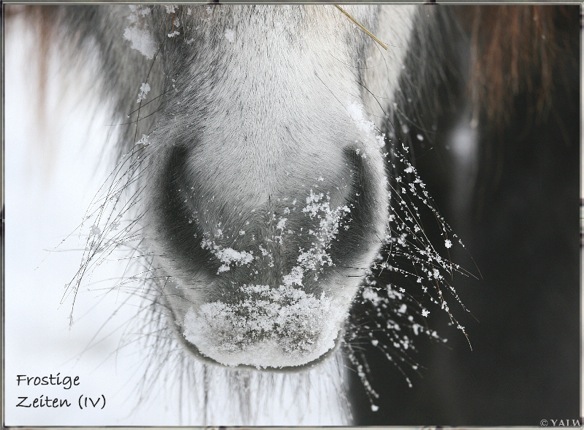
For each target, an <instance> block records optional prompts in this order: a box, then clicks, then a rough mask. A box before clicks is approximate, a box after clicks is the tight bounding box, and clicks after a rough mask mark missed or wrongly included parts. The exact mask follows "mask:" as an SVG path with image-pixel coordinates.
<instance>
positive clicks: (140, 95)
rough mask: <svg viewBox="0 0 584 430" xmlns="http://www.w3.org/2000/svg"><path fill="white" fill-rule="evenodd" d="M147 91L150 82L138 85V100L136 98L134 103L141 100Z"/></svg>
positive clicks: (148, 90)
mask: <svg viewBox="0 0 584 430" xmlns="http://www.w3.org/2000/svg"><path fill="white" fill-rule="evenodd" d="M149 92H150V84H148V83H147V82H146V83H143V84H142V85H140V92H139V93H138V100H136V103H140V102H141V101H142V100H144V99H145V98H146V96H147V95H148V93H149Z"/></svg>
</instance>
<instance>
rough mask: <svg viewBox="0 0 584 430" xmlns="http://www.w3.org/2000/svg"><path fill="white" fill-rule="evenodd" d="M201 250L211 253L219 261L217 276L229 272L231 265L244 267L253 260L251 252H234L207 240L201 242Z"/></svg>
mask: <svg viewBox="0 0 584 430" xmlns="http://www.w3.org/2000/svg"><path fill="white" fill-rule="evenodd" d="M201 248H203V249H207V250H209V251H211V253H212V254H213V255H214V256H215V257H216V258H217V259H218V260H219V261H221V263H222V264H221V266H219V269H218V270H217V274H219V273H222V272H227V271H229V269H230V267H231V265H236V266H244V265H246V264H249V263H251V262H252V261H253V260H254V256H253V253H252V252H247V251H236V250H235V249H233V248H225V247H222V246H220V245H217V244H216V243H215V242H213V241H212V240H209V239H203V240H202V241H201Z"/></svg>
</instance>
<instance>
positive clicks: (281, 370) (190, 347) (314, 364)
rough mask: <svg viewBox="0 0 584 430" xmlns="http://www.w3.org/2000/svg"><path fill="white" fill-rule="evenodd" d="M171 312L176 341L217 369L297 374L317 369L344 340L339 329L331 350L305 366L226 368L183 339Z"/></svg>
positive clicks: (342, 332) (180, 329)
mask: <svg viewBox="0 0 584 430" xmlns="http://www.w3.org/2000/svg"><path fill="white" fill-rule="evenodd" d="M171 312H172V317H173V321H175V323H174V324H172V326H173V327H174V331H175V333H176V336H177V337H178V339H179V340H180V342H181V343H182V345H183V346H184V347H185V349H186V350H187V351H189V353H191V354H192V355H193V356H194V357H195V358H197V359H198V360H200V361H202V362H204V363H205V364H211V365H214V366H219V367H223V368H227V369H233V370H256V371H257V370H259V371H262V372H274V373H292V372H299V371H304V370H309V369H313V368H315V367H317V366H318V365H320V364H321V363H322V362H323V361H325V360H326V359H327V358H328V357H330V356H331V355H333V354H334V353H335V352H336V351H337V350H338V349H339V347H340V345H341V344H342V339H343V338H344V334H345V333H344V332H345V331H344V329H340V330H339V332H338V334H337V337H336V339H335V345H334V346H333V347H332V348H330V349H329V350H327V351H326V352H325V353H324V354H322V355H321V356H319V357H318V358H317V359H315V360H312V361H310V362H308V363H305V364H300V365H297V366H282V367H270V366H265V367H263V366H262V367H260V366H257V367H256V366H252V365H248V364H240V365H237V366H228V365H225V364H222V363H219V362H218V361H216V360H214V359H213V358H211V357H208V356H206V355H205V354H203V353H202V352H201V351H199V349H198V348H197V346H196V345H194V344H193V343H191V342H189V341H188V340H187V339H185V337H184V336H183V334H182V326H181V325H180V324H178V323H177V322H176V321H177V319H176V314H175V313H174V310H171Z"/></svg>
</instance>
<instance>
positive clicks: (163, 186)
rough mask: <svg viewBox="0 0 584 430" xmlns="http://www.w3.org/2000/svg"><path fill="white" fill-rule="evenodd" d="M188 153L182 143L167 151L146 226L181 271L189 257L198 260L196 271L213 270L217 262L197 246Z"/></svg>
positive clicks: (188, 265)
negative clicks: (148, 224) (151, 214)
mask: <svg viewBox="0 0 584 430" xmlns="http://www.w3.org/2000/svg"><path fill="white" fill-rule="evenodd" d="M188 153H189V150H188V148H186V147H184V146H175V147H173V148H172V150H171V151H170V154H169V156H168V158H167V160H166V162H165V163H164V167H163V168H162V170H161V172H160V175H159V178H160V179H159V180H158V185H157V187H156V189H157V192H156V193H154V199H153V201H152V203H151V206H152V207H151V210H152V211H153V214H154V217H153V222H152V225H151V226H149V228H150V229H151V235H152V236H153V239H154V241H155V242H156V243H157V244H158V246H157V248H158V249H159V252H160V253H161V254H162V256H166V255H172V260H173V262H174V264H175V265H176V266H180V267H181V268H182V270H183V271H186V272H189V271H190V270H189V269H190V268H193V264H192V262H193V261H196V262H198V264H197V272H198V271H200V269H202V268H203V269H207V271H209V272H211V271H213V270H215V271H216V270H217V267H216V266H217V262H216V261H214V258H213V256H212V255H211V254H210V253H209V251H208V250H207V249H205V248H204V247H202V246H201V241H202V239H203V232H202V231H201V229H200V227H199V223H198V221H197V213H196V210H195V195H196V190H195V184H194V183H192V181H190V180H189V177H188V170H187V158H188ZM191 272H192V273H191V275H194V274H195V273H194V272H195V271H191Z"/></svg>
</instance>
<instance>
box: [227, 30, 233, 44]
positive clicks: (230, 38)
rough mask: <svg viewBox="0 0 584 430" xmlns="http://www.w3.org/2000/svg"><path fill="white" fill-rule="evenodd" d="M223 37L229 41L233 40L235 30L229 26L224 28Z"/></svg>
mask: <svg viewBox="0 0 584 430" xmlns="http://www.w3.org/2000/svg"><path fill="white" fill-rule="evenodd" d="M225 39H227V40H228V41H229V43H233V42H234V41H235V31H233V30H232V29H230V28H229V29H227V30H225Z"/></svg>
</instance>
